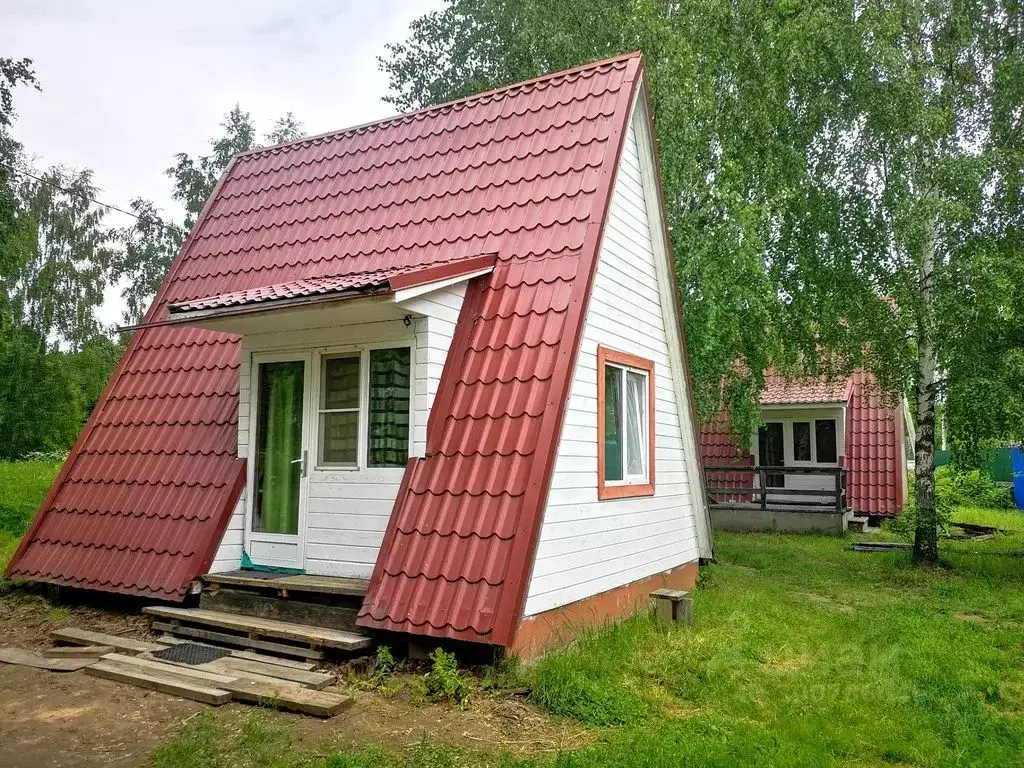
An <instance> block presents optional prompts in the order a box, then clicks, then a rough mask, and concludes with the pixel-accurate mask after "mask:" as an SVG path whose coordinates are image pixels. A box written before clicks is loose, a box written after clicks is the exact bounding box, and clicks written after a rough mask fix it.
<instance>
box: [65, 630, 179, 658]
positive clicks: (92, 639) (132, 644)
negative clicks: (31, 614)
mask: <svg viewBox="0 0 1024 768" xmlns="http://www.w3.org/2000/svg"><path fill="white" fill-rule="evenodd" d="M50 636H51V637H53V639H54V640H57V641H58V642H61V643H71V644H72V645H109V646H110V647H111V648H113V649H114V650H117V651H129V652H131V653H143V652H145V651H159V650H160V649H161V648H165V647H166V646H164V645H161V644H159V643H149V642H146V641H145V640H136V639H135V638H132V637H122V636H120V635H108V634H107V633H106V632H91V631H90V630H88V629H78V627H63V628H61V629H55V630H53V631H52V632H51V633H50Z"/></svg>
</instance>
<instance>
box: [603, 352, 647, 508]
mask: <svg viewBox="0 0 1024 768" xmlns="http://www.w3.org/2000/svg"><path fill="white" fill-rule="evenodd" d="M653 495H654V363H653V362H651V361H650V360H646V359H644V358H642V357H637V356H636V355H630V354H627V353H625V352H617V351H615V350H613V349H608V348H607V347H601V346H599V347H598V348H597V498H598V499H621V498H625V497H628V496H653Z"/></svg>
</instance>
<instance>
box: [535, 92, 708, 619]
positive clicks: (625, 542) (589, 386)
mask: <svg viewBox="0 0 1024 768" xmlns="http://www.w3.org/2000/svg"><path fill="white" fill-rule="evenodd" d="M638 109H639V108H638ZM646 126H647V123H646V116H645V115H644V114H643V113H637V114H635V115H634V119H633V121H632V124H631V127H630V130H629V133H628V136H627V139H626V144H625V147H624V149H623V153H622V159H621V161H620V166H619V169H618V172H617V175H616V181H615V187H614V191H613V195H612V204H611V210H610V213H609V219H608V222H607V224H606V227H605V231H604V241H603V243H602V247H601V253H600V257H599V261H598V265H597V275H596V277H595V283H594V287H593V291H592V294H591V299H590V305H589V307H588V309H587V318H586V324H585V326H584V330H583V336H582V341H581V347H580V351H579V357H578V359H577V364H576V370H575V372H574V375H573V382H572V388H571V392H570V396H569V402H568V408H567V411H566V415H565V422H564V424H563V428H562V436H561V440H560V442H559V446H558V453H557V455H556V459H555V471H554V476H553V478H552V484H551V489H550V491H549V494H548V500H547V506H546V508H545V511H544V522H543V526H542V528H541V534H540V541H539V543H538V546H537V554H536V558H535V561H534V565H533V573H532V576H531V580H530V586H529V591H528V593H527V601H526V607H525V610H524V613H525V615H527V616H531V615H534V614H537V613H541V612H543V611H548V610H551V609H552V608H557V607H559V606H562V605H566V604H568V603H572V602H575V601H577V600H581V599H583V598H586V597H589V596H591V595H595V594H599V593H601V592H606V591H608V590H610V589H614V588H615V587H618V586H622V585H624V584H628V583H630V582H632V581H636V580H637V579H641V578H644V577H646V576H651V575H653V574H656V573H659V572H661V571H665V570H668V569H670V568H673V567H675V566H679V565H682V564H684V563H689V562H692V561H694V560H696V559H697V558H698V557H699V556H700V544H699V531H698V527H699V526H698V522H697V521H696V519H695V515H696V514H701V515H703V514H704V510H703V507H702V506H700V505H698V506H697V507H696V509H695V505H694V504H693V498H694V491H695V489H694V487H693V486H694V485H695V483H694V480H693V477H694V475H693V473H692V470H693V467H690V466H688V462H687V455H688V451H692V452H693V455H696V451H695V449H694V448H693V447H691V448H689V449H688V448H687V443H688V442H691V441H688V440H687V437H688V436H687V434H686V432H687V430H689V431H691V432H692V430H693V425H692V423H691V419H690V410H689V405H688V403H687V402H686V400H685V399H684V398H682V397H680V393H681V392H685V382H684V381H680V380H679V378H680V376H679V372H680V371H682V370H683V362H682V353H681V349H680V346H679V341H678V339H679V334H678V331H676V330H675V326H674V325H673V324H674V323H676V320H675V317H674V315H673V314H672V313H674V312H675V306H674V304H671V303H668V302H666V301H665V294H666V293H668V295H671V294H670V290H671V289H670V286H666V285H661V284H659V279H660V280H663V281H664V280H666V279H667V277H666V276H667V273H666V270H665V269H664V268H662V267H660V266H659V265H658V263H657V261H656V260H657V259H658V258H661V259H663V260H664V259H665V252H664V251H660V253H659V248H658V247H657V246H658V245H659V244H660V241H655V240H654V239H653V238H654V237H660V230H659V231H658V232H656V233H653V234H652V230H651V227H650V224H649V221H648V213H647V212H648V208H649V206H650V203H649V201H650V200H651V198H650V197H649V196H647V195H646V194H645V188H644V179H645V178H647V177H649V169H648V174H647V175H646V176H645V174H644V167H643V165H642V164H641V158H640V152H639V149H638V136H637V131H638V130H642V131H646V130H647V128H646ZM644 138H645V137H641V139H644ZM623 307H628V311H624V310H623ZM666 320H667V323H668V324H666ZM599 344H600V345H602V346H606V347H611V348H613V349H616V350H619V351H621V352H627V353H630V354H634V355H639V356H640V357H644V358H647V359H649V360H652V361H654V384H655V398H654V400H655V402H654V411H655V416H654V418H655V424H654V435H655V494H654V496H648V497H637V498H625V499H612V500H606V501H599V500H598V498H597V434H598V432H597V418H598V416H597V375H598V374H597V347H598V345H599ZM673 345H674V346H673ZM689 437H693V440H692V442H691V444H692V445H693V446H695V445H696V441H695V437H694V436H693V435H690V436H689ZM698 471H699V467H698ZM700 494H701V491H700V490H699V488H697V489H696V498H698V499H699V498H701V496H700Z"/></svg>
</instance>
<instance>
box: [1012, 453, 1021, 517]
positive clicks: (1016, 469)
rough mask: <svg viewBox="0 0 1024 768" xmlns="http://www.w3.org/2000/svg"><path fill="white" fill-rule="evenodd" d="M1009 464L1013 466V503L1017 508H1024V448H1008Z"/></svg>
mask: <svg viewBox="0 0 1024 768" xmlns="http://www.w3.org/2000/svg"><path fill="white" fill-rule="evenodd" d="M1010 464H1011V466H1012V467H1013V503H1014V504H1016V505H1017V509H1024V450H1022V449H1021V447H1020V446H1014V447H1013V448H1011V449H1010Z"/></svg>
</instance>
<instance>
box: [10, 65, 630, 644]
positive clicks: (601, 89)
mask: <svg viewBox="0 0 1024 768" xmlns="http://www.w3.org/2000/svg"><path fill="white" fill-rule="evenodd" d="M640 72H641V66H640V57H639V55H630V56H624V57H619V58H616V59H612V60H609V61H606V62H601V63H598V64H595V65H590V66H587V67H583V68H580V69H577V70H572V71H569V72H564V73H559V74H557V75H552V76H548V77H544V78H539V79H538V80H535V81H531V82H528V83H524V84H520V85H516V86H513V87H510V88H506V89H500V90H498V91H494V92H489V93H486V94H481V95H479V96H475V97H471V98H469V99H464V100H461V101H458V102H453V103H450V104H445V105H441V106H438V107H434V108H430V109H426V110H422V111H420V112H415V113H412V114H409V115H403V116H399V117H396V118H393V119H390V120H386V121H383V122H379V123H374V124H372V125H367V126H362V127H359V128H354V129H350V130H347V131H343V132H339V133H331V134H326V135H324V136H319V137H313V138H309V139H305V140H302V141H297V142H292V143H289V144H284V145H280V146H276V147H271V148H267V149H263V150H259V151H255V152H250V153H246V154H242V155H240V156H238V157H237V158H236V159H235V160H234V162H233V164H232V165H231V166H230V167H229V169H228V170H227V171H226V172H225V175H224V178H223V179H222V180H221V182H220V184H219V185H218V187H217V189H216V190H215V192H214V194H213V196H212V197H211V199H210V201H209V202H208V203H207V206H206V209H205V210H204V212H203V214H202V215H201V216H200V218H199V221H198V223H197V224H196V226H195V228H194V230H193V232H192V233H191V234H190V235H189V237H188V239H187V241H186V243H185V245H184V246H183V248H182V251H181V253H180V254H179V256H178V258H177V260H176V261H175V263H174V265H173V266H172V268H171V271H170V274H169V275H168V277H167V279H166V280H165V282H164V284H163V285H162V286H161V288H160V291H159V292H158V294H157V296H156V298H155V300H154V303H153V306H152V307H151V308H150V311H149V312H148V313H147V316H146V320H145V322H146V323H147V324H152V323H156V322H161V321H164V320H166V319H167V317H168V308H169V307H170V306H171V305H179V306H183V307H184V306H190V307H194V308H200V307H201V306H203V305H202V303H201V302H199V300H211V297H213V298H215V299H216V304H217V305H218V306H220V305H222V303H223V301H225V296H231V297H232V298H231V299H230V301H237V300H239V297H240V296H245V297H248V298H253V299H256V298H257V297H258V296H263V295H264V292H267V290H268V289H267V287H268V286H282V285H286V284H291V285H289V287H287V288H274V290H273V291H270V292H267V293H266V296H268V297H270V296H271V295H273V296H277V295H279V294H280V293H281V292H285V293H290V292H301V291H305V290H316V288H317V287H318V286H319V285H321V284H320V283H318V282H317V281H320V280H325V279H328V278H331V277H335V278H345V277H346V276H351V275H356V274H363V275H365V274H366V273H369V272H375V271H383V270H395V269H409V268H415V267H424V266H428V265H436V264H438V263H441V262H453V261H459V260H462V259H469V258H471V257H476V256H479V255H480V254H488V253H496V254H497V264H496V267H495V269H494V271H493V272H492V273H491V274H490V275H488V276H486V277H479V278H475V279H474V280H472V281H471V282H470V284H469V287H468V288H467V292H466V298H465V301H464V304H463V309H462V315H461V317H460V322H459V325H458V328H457V331H456V335H455V338H454V340H453V342H452V346H451V351H450V355H449V359H448V361H447V363H446V365H445V369H444V373H443V375H442V378H441V383H440V388H439V392H438V394H437V397H436V399H435V403H434V409H433V412H432V415H431V422H430V424H429V425H428V447H427V457H426V458H425V459H419V460H412V461H411V462H410V466H409V468H408V470H407V471H406V474H405V480H404V482H403V485H402V489H401V491H400V493H399V498H398V500H397V502H396V506H395V510H394V512H393V514H392V516H391V521H390V524H389V527H388V531H387V534H386V537H385V541H384V544H383V546H382V549H381V554H380V557H379V558H378V561H377V568H376V569H375V571H374V575H373V579H372V581H371V585H370V590H369V593H368V595H367V598H366V602H365V603H364V610H363V612H362V614H361V617H360V622H361V623H363V624H366V625H371V626H376V627H381V628H386V629H397V630H404V631H409V632H420V633H426V634H432V635H445V636H450V637H457V638H461V639H466V640H477V641H483V642H492V643H503V642H506V641H508V640H509V639H510V637H511V635H512V633H513V632H514V629H515V626H516V623H517V622H518V619H519V613H520V612H521V605H522V598H523V592H524V590H525V586H526V582H527V580H528V576H529V571H528V569H529V568H530V565H531V562H532V554H533V549H534V547H535V545H536V536H537V529H538V527H539V522H540V520H539V518H540V513H541V510H542V508H543V504H544V498H545V494H546V491H547V486H548V480H549V477H550V473H551V469H552V464H553V460H554V453H555V450H556V445H557V437H558V432H559V430H560V428H561V420H562V410H563V408H564V404H565V399H566V396H567V392H568V388H569V384H570V379H571V372H572V369H573V363H574V360H575V355H576V348H577V346H578V335H579V332H580V329H581V327H582V323H583V313H584V309H583V308H584V307H585V306H586V302H587V297H588V295H589V289H590V283H591V279H592V274H593V269H594V265H595V262H596V255H597V250H598V245H599V242H598V241H599V238H600V234H601V229H602V223H603V219H604V216H605V213H606V209H607V205H608V201H609V199H610V192H611V184H612V182H613V179H614V172H615V167H616V165H617V159H618V153H619V150H620V146H621V140H622V137H623V134H624V131H625V129H626V126H627V123H628V120H629V117H630V107H631V104H632V101H633V98H634V95H635V92H636V88H637V84H638V82H639V80H640ZM342 282H344V281H342ZM254 289H255V293H252V292H253V291H254ZM247 292H249V293H247ZM243 300H246V299H243ZM238 366H239V352H238V339H237V337H235V336H231V335H228V334H222V333H213V332H209V331H202V330H194V329H190V328H181V327H174V326H162V327H148V328H144V329H143V330H141V331H139V332H137V333H136V334H135V336H134V338H133V339H132V341H131V343H130V344H129V347H128V349H127V350H126V352H125V354H124V356H123V358H122V360H121V362H120V364H119V365H118V368H117V370H116V371H115V372H114V374H113V376H112V378H111V381H110V384H109V385H108V389H107V391H106V392H105V393H104V395H103V396H102V397H101V400H100V402H99V405H98V406H97V407H96V409H95V411H94V412H93V415H92V417H91V418H90V420H89V422H88V424H87V425H86V428H85V429H84V431H83V433H82V435H81V436H80V438H79V440H78V443H77V444H76V445H75V448H74V449H73V451H72V453H71V455H70V456H69V458H68V460H67V462H66V463H65V466H64V468H63V469H62V470H61V473H60V474H59V475H58V478H57V480H56V481H55V483H54V486H53V488H52V489H51V492H50V494H49V495H48V497H47V499H46V500H45V501H44V503H43V506H42V508H41V510H40V513H39V514H38V515H37V517H36V519H35V521H34V522H33V524H32V526H31V527H30V529H29V531H28V532H27V534H26V536H25V537H24V539H23V542H22V545H21V546H20V547H19V550H18V551H17V553H16V554H15V556H14V558H13V559H12V562H11V565H10V567H9V569H8V571H7V574H8V575H9V576H11V577H20V578H30V579H34V580H39V581H49V582H53V583H57V584H69V585H73V586H81V587H87V588H90V589H100V590H109V591H116V592H127V593H131V594H142V595H146V596H149V597H154V596H156V597H162V598H165V599H171V600H175V599H177V600H180V599H182V598H183V597H184V595H185V592H186V590H187V587H188V584H189V582H190V580H191V579H192V578H194V577H195V576H196V575H198V574H200V573H202V572H204V571H205V570H206V569H207V568H208V567H209V563H210V561H211V560H212V557H213V554H214V551H215V548H216V546H217V543H218V542H219V540H220V537H221V534H222V532H223V529H224V526H225V525H226V522H227V520H228V517H229V515H230V512H231V509H232V507H233V506H234V504H235V503H236V500H237V498H238V496H239V493H240V489H241V487H242V483H243V482H244V462H242V461H239V460H238V459H236V458H235V450H236V449H235V445H236V437H237V418H238V414H237V410H238V397H237V395H238Z"/></svg>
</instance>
